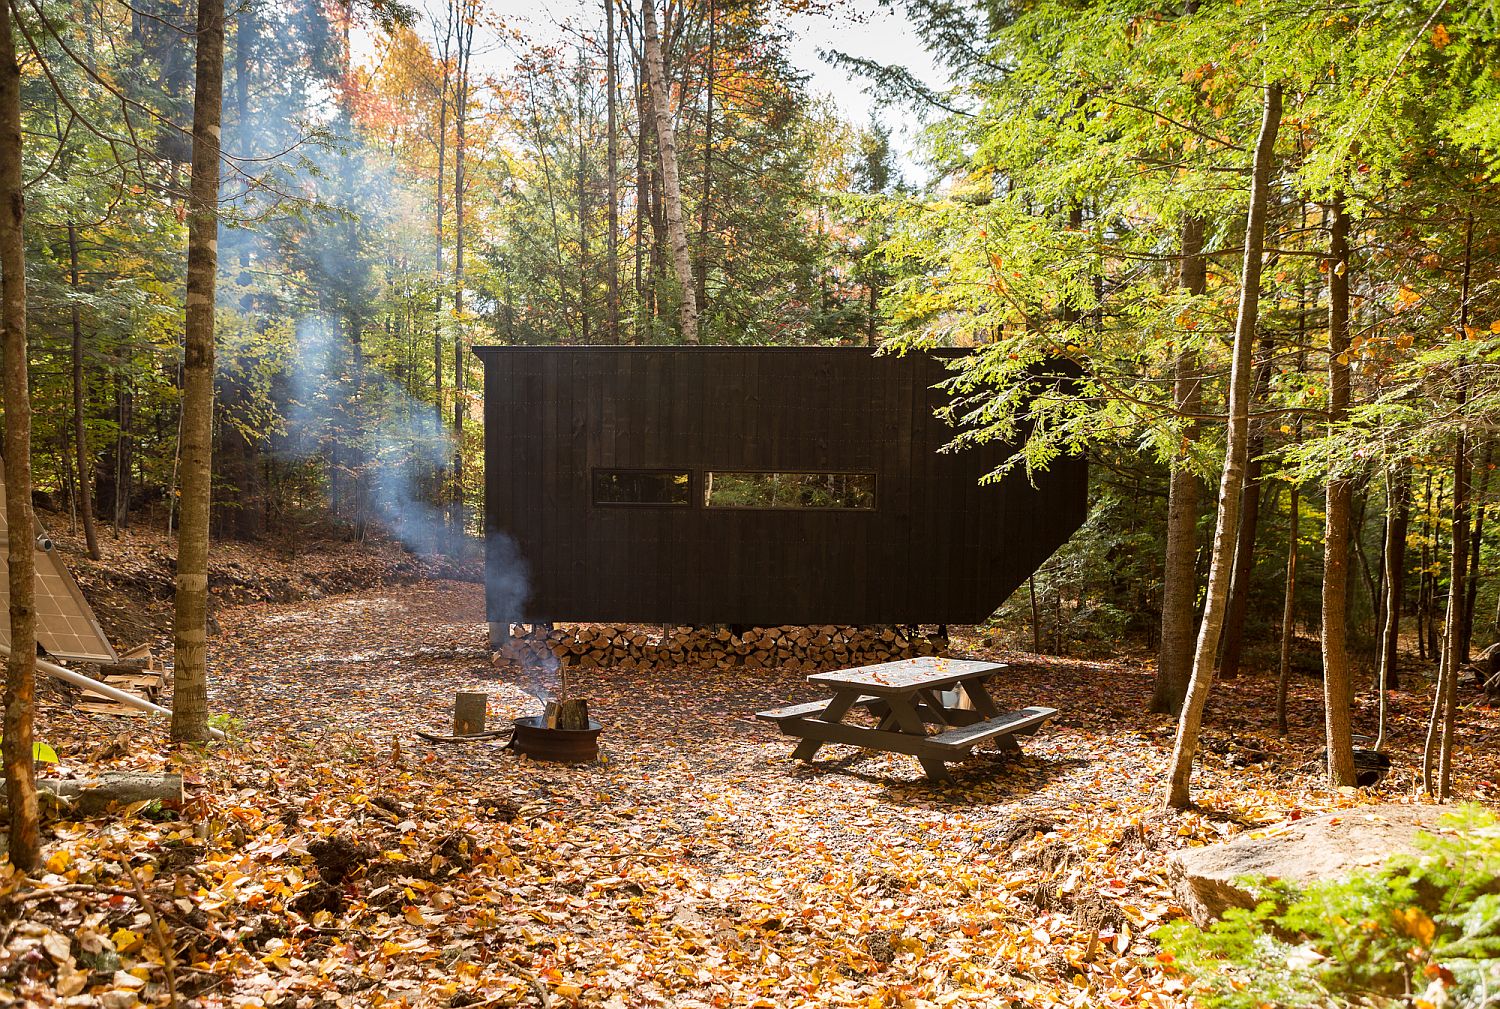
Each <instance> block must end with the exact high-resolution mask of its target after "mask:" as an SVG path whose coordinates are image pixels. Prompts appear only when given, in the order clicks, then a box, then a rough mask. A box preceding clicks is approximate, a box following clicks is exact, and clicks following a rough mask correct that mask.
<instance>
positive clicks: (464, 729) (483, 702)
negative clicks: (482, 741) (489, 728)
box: [453, 690, 490, 736]
mask: <svg viewBox="0 0 1500 1009" xmlns="http://www.w3.org/2000/svg"><path fill="white" fill-rule="evenodd" d="M489 703H490V695H489V694H485V693H479V692H477V691H468V690H461V691H459V692H458V695H457V696H456V697H455V698H454V699H453V734H454V735H455V736H472V735H474V734H475V733H477V732H483V731H484V716H485V713H486V711H487V709H488V708H489Z"/></svg>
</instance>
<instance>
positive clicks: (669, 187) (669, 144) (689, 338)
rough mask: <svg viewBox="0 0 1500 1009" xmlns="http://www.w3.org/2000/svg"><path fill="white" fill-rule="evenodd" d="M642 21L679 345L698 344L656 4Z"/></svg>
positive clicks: (646, 8) (644, 6) (647, 2)
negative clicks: (676, 297)
mask: <svg viewBox="0 0 1500 1009" xmlns="http://www.w3.org/2000/svg"><path fill="white" fill-rule="evenodd" d="M641 13H642V16H643V17H644V19H645V22H646V25H645V36H646V72H647V74H649V75H650V78H651V104H652V107H653V111H654V112H655V114H656V149H657V154H658V156H659V157H660V159H661V175H662V196H663V199H664V201H665V208H664V209H665V210H666V215H667V237H668V239H669V241H670V242H671V245H672V265H673V266H674V267H675V269H676V271H677V286H678V288H680V291H679V296H680V301H679V303H678V319H679V321H680V323H681V326H682V342H683V343H688V344H696V343H697V342H698V300H697V297H696V293H695V292H694V290H693V264H692V259H691V257H690V256H689V254H688V242H687V229H686V228H685V227H684V226H683V222H682V184H681V181H680V179H679V176H678V174H677V138H676V136H675V134H674V133H673V130H672V110H671V99H670V95H669V94H668V92H667V84H666V76H667V75H666V71H665V69H664V68H663V62H662V54H661V38H660V36H659V35H658V33H657V28H656V0H642V2H641Z"/></svg>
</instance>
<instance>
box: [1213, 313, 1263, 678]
mask: <svg viewBox="0 0 1500 1009" xmlns="http://www.w3.org/2000/svg"><path fill="white" fill-rule="evenodd" d="M1274 349H1275V344H1274V341H1273V340H1272V339H1271V338H1270V337H1269V336H1265V337H1263V338H1262V339H1261V345H1260V363H1259V365H1258V366H1257V367H1256V369H1255V390H1254V391H1253V392H1252V393H1251V394H1250V395H1251V400H1250V402H1251V405H1252V406H1253V405H1254V404H1255V403H1258V402H1261V401H1262V400H1264V399H1265V395H1266V390H1267V388H1269V386H1270V384H1271V354H1272V352H1273V351H1274ZM1265 448H1266V436H1265V427H1264V425H1263V424H1260V423H1255V424H1252V425H1251V427H1250V448H1249V458H1248V459H1247V460H1246V462H1245V490H1244V494H1243V497H1244V502H1243V504H1242V505H1241V507H1240V528H1239V532H1238V534H1237V535H1236V536H1235V546H1234V577H1233V578H1232V579H1231V581H1230V583H1229V606H1228V608H1227V609H1226V610H1225V612H1224V641H1223V647H1222V649H1221V651H1220V655H1219V675H1220V676H1221V677H1223V678H1224V679H1233V678H1234V677H1236V676H1238V675H1239V674H1240V660H1241V658H1242V657H1243V655H1244V650H1245V617H1246V616H1247V615H1248V614H1249V612H1250V582H1251V580H1252V578H1253V576H1254V573H1255V537H1256V535H1257V533H1258V532H1259V530H1260V495H1261V489H1262V481H1261V470H1262V464H1261V459H1260V457H1261V455H1262V453H1264V452H1265Z"/></svg>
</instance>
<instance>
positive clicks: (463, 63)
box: [448, 0, 476, 556]
mask: <svg viewBox="0 0 1500 1009" xmlns="http://www.w3.org/2000/svg"><path fill="white" fill-rule="evenodd" d="M455 3H462V8H461V16H460V17H459V18H457V31H458V36H457V39H458V45H457V50H456V52H455V54H454V56H455V59H456V60H457V62H458V66H457V70H456V73H455V74H454V84H453V128H454V137H453V141H454V142H453V499H452V501H451V502H450V503H449V517H448V524H449V527H450V529H451V532H452V535H453V551H454V555H455V556H457V555H458V554H459V552H460V551H462V549H463V542H464V531H465V529H466V527H467V522H468V516H467V514H466V509H465V507H464V419H465V413H466V412H467V409H468V404H467V403H466V402H465V397H466V396H467V393H468V382H467V378H468V371H469V369H468V361H467V360H465V356H464V350H465V348H464V343H465V341H464V329H465V326H464V169H465V167H466V166H465V160H466V155H467V154H468V152H467V150H465V140H466V137H465V127H466V125H467V123H468V119H469V60H470V58H471V57H472V55H473V52H474V27H475V20H476V19H475V17H474V16H473V12H472V11H471V10H470V0H455Z"/></svg>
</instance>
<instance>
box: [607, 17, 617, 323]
mask: <svg viewBox="0 0 1500 1009" xmlns="http://www.w3.org/2000/svg"><path fill="white" fill-rule="evenodd" d="M604 40H605V41H604V49H605V54H604V89H605V93H606V94H605V132H606V134H607V137H606V139H605V143H606V145H607V148H608V151H607V154H606V160H607V164H606V165H605V169H604V188H605V190H606V195H605V198H606V199H607V200H608V201H609V208H608V211H607V215H608V216H607V220H608V224H607V225H606V227H608V229H609V234H608V237H607V238H606V240H605V246H604V249H605V252H604V255H605V297H606V298H607V299H608V300H609V305H608V308H607V318H608V324H609V342H610V343H612V344H615V345H618V344H619V342H620V137H619V122H618V121H617V118H616V115H617V113H616V109H615V98H616V93H617V92H618V90H619V86H620V85H619V66H618V65H617V60H616V53H615V49H616V45H615V0H604Z"/></svg>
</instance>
